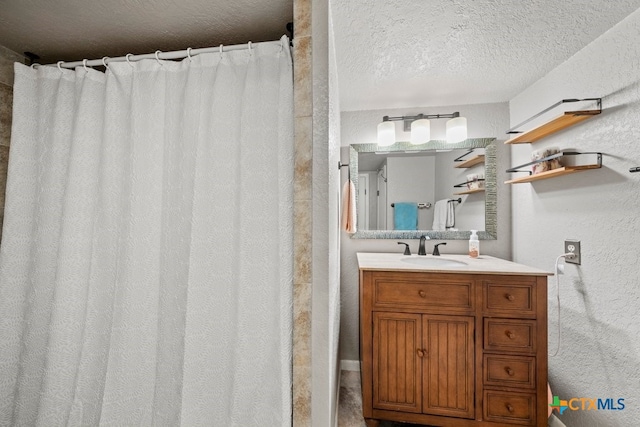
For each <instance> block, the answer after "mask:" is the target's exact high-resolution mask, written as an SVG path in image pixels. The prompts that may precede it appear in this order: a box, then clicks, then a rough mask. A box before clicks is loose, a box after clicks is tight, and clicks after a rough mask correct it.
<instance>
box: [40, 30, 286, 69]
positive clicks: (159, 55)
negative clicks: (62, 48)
mask: <svg viewBox="0 0 640 427" xmlns="http://www.w3.org/2000/svg"><path fill="white" fill-rule="evenodd" d="M283 37H284V36H283ZM265 43H273V42H272V41H271V42H261V43H251V42H249V43H246V44H237V45H231V46H223V45H220V46H217V47H204V48H199V49H191V48H187V49H185V50H175V51H172V52H161V51H159V50H158V51H156V52H155V53H145V54H142V55H133V54H131V53H129V54H127V55H125V56H118V57H115V58H109V57H108V56H105V57H103V58H101V59H91V60H87V59H83V60H82V61H73V62H65V61H58V62H57V63H53V64H46V65H47V66H57V67H60V68H75V67H80V66H86V67H95V66H100V65H103V66H106V65H107V64H109V63H110V62H124V61H140V60H143V59H182V58H186V57H188V56H194V55H199V54H201V53H215V52H220V51H222V52H229V51H232V50H243V49H249V50H251V49H253V48H254V47H255V46H258V45H260V44H265Z"/></svg>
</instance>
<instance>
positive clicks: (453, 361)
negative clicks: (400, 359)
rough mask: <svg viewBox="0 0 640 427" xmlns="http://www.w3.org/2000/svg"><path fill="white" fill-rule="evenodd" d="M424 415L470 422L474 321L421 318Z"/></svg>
mask: <svg viewBox="0 0 640 427" xmlns="http://www.w3.org/2000/svg"><path fill="white" fill-rule="evenodd" d="M422 319H423V320H422V331H423V343H422V347H424V348H425V349H426V350H427V355H426V357H425V358H423V359H422V361H423V372H424V374H423V377H422V379H423V386H422V387H423V402H422V410H423V412H424V413H425V414H433V415H445V416H452V417H460V418H473V417H474V415H475V411H474V356H473V355H474V351H473V348H474V338H473V336H474V318H473V317H467V316H441V315H427V314H425V315H423V316H422Z"/></svg>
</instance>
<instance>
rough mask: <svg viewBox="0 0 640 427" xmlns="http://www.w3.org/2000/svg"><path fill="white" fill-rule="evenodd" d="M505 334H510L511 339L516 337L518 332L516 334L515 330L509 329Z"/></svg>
mask: <svg viewBox="0 0 640 427" xmlns="http://www.w3.org/2000/svg"><path fill="white" fill-rule="evenodd" d="M504 334H505V335H506V336H508V337H509V338H510V339H514V338H515V337H516V334H514V333H513V332H511V331H509V330H507V331H505V332H504Z"/></svg>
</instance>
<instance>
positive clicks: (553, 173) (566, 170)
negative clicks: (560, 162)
mask: <svg viewBox="0 0 640 427" xmlns="http://www.w3.org/2000/svg"><path fill="white" fill-rule="evenodd" d="M601 167H602V166H601V165H584V166H565V167H562V168H558V169H553V170H550V171H545V172H540V173H537V174H535V175H529V176H522V177H520V178H514V179H510V180H509V181H505V182H504V183H505V184H521V183H524V182H533V181H539V180H542V179H549V178H555V177H558V176H562V175H569V174H571V173H575V172H581V171H585V170H589V169H599V168H601Z"/></svg>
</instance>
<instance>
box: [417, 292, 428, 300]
mask: <svg viewBox="0 0 640 427" xmlns="http://www.w3.org/2000/svg"><path fill="white" fill-rule="evenodd" d="M418 295H420V297H421V298H426V297H427V293H426V292H425V291H418Z"/></svg>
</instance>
